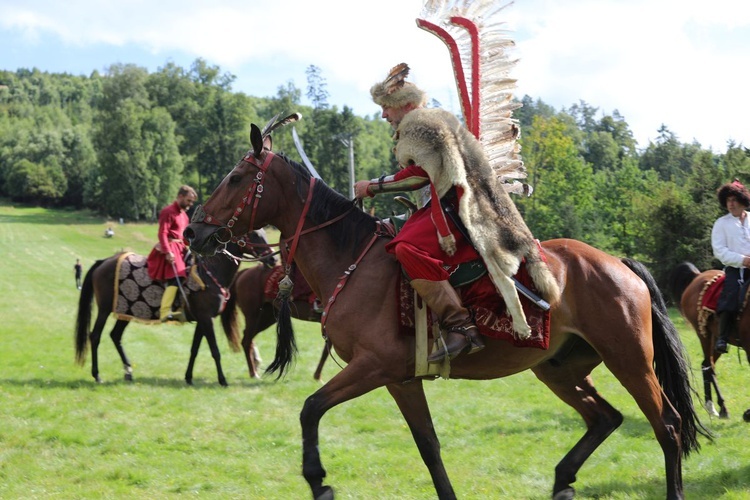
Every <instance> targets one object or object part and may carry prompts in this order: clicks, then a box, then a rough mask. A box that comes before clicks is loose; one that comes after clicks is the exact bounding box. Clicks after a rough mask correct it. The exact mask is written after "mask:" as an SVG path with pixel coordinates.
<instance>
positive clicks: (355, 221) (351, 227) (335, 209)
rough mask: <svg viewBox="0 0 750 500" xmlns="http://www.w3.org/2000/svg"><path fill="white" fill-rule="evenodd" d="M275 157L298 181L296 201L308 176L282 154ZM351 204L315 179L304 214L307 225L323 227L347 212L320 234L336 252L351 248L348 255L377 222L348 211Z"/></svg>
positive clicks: (298, 164) (298, 165)
mask: <svg viewBox="0 0 750 500" xmlns="http://www.w3.org/2000/svg"><path fill="white" fill-rule="evenodd" d="M277 156H279V157H281V159H283V160H284V161H285V162H287V163H288V164H289V165H290V166H291V167H292V171H293V172H294V174H295V175H296V176H297V178H298V179H299V180H300V181H302V182H298V183H297V194H298V195H299V196H300V198H304V197H305V196H307V189H308V187H309V185H310V178H311V176H310V172H309V171H308V170H307V168H306V167H305V166H304V165H302V164H300V163H298V162H296V161H294V160H292V159H290V158H289V157H288V156H286V155H285V154H283V153H280V154H278V155H277ZM353 203H354V202H353V201H352V200H349V199H347V198H346V197H344V196H342V195H341V194H340V193H338V192H336V191H335V190H334V189H332V188H330V187H329V186H328V185H327V184H326V183H325V182H324V181H323V180H322V179H318V180H317V182H316V184H315V192H314V196H313V198H312V200H311V202H310V208H309V211H308V213H307V218H308V219H309V220H310V222H312V223H313V224H323V223H325V222H327V221H329V220H331V219H334V218H336V217H338V216H339V215H341V214H343V213H345V212H347V211H348V212H349V213H348V215H347V216H346V217H344V218H343V219H342V220H340V221H338V222H337V223H335V224H331V225H330V226H326V227H325V228H323V230H324V231H326V233H327V234H328V235H329V236H330V237H331V239H332V240H333V242H334V244H335V245H336V248H337V249H338V250H346V249H347V248H351V250H352V255H354V254H355V253H356V251H357V249H359V248H360V246H361V244H362V242H363V241H365V240H366V239H367V238H370V237H371V236H372V235H373V233H374V232H375V230H376V223H377V220H378V219H376V218H375V217H373V216H371V215H370V214H368V213H366V212H363V211H362V210H358V209H354V210H351V208H352V204H353Z"/></svg>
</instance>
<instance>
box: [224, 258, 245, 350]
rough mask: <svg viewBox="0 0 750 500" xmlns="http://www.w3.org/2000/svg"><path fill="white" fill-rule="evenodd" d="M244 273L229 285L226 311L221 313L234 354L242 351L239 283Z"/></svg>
mask: <svg viewBox="0 0 750 500" xmlns="http://www.w3.org/2000/svg"><path fill="white" fill-rule="evenodd" d="M243 272H244V271H241V272H240V273H239V274H237V276H235V278H234V280H232V284H231V285H229V298H228V299H227V302H226V303H225V304H224V310H223V311H221V326H222V327H223V328H224V334H225V335H226V336H227V340H228V341H229V346H230V347H231V348H232V351H234V352H238V351H240V350H241V347H240V331H239V328H238V327H237V281H238V280H239V278H240V276H242V273H243Z"/></svg>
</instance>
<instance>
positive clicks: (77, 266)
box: [73, 259, 83, 290]
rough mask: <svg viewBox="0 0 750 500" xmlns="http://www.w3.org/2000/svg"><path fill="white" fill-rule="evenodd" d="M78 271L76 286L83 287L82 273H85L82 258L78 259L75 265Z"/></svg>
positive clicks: (74, 267)
mask: <svg viewBox="0 0 750 500" xmlns="http://www.w3.org/2000/svg"><path fill="white" fill-rule="evenodd" d="M73 269H75V272H76V288H78V289H79V290H80V289H81V274H82V273H83V267H82V266H81V259H76V265H75V266H73Z"/></svg>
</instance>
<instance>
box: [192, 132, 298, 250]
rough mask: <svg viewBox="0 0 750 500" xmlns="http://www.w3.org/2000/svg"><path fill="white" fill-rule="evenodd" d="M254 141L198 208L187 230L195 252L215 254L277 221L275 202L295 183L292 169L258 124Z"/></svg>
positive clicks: (254, 133) (253, 136)
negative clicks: (275, 151) (232, 242)
mask: <svg viewBox="0 0 750 500" xmlns="http://www.w3.org/2000/svg"><path fill="white" fill-rule="evenodd" d="M250 142H251V145H252V149H251V150H250V151H248V152H247V154H245V156H244V157H243V158H242V159H241V160H240V161H239V162H238V163H237V164H236V165H235V166H234V168H233V169H232V171H231V172H229V174H227V176H226V177H224V179H223V180H222V181H221V183H220V184H219V185H218V187H217V188H216V189H215V190H214V192H213V193H212V194H211V196H210V197H209V198H208V200H207V201H206V203H205V204H204V205H202V206H198V207H197V208H196V210H195V213H194V214H193V218H192V220H191V222H190V224H189V225H188V227H187V229H186V230H185V233H184V235H185V238H186V239H187V240H188V241H189V242H190V248H191V250H192V251H193V252H196V253H199V254H203V255H211V254H213V253H215V252H216V251H217V250H219V249H220V248H223V247H224V246H225V245H226V244H227V243H229V242H230V241H233V240H236V239H237V238H241V237H242V236H243V235H246V234H248V233H251V232H252V231H253V230H256V229H260V228H262V227H264V226H266V225H268V224H269V223H273V221H274V220H276V216H277V215H278V213H279V207H278V203H276V202H275V201H276V200H278V199H279V197H283V196H284V193H285V192H286V191H287V190H288V189H289V186H290V185H291V186H293V185H295V180H294V178H293V176H291V175H290V174H291V172H290V169H288V168H284V166H285V164H286V162H285V161H284V160H283V158H281V157H279V156H277V155H275V154H274V153H273V152H272V151H271V149H270V147H271V138H270V136H265V137H264V135H263V133H262V132H261V130H260V129H259V128H258V126H257V125H255V124H253V125H252V126H251V128H250ZM275 164H280V165H278V166H276V167H274V165H275ZM277 227H278V226H277Z"/></svg>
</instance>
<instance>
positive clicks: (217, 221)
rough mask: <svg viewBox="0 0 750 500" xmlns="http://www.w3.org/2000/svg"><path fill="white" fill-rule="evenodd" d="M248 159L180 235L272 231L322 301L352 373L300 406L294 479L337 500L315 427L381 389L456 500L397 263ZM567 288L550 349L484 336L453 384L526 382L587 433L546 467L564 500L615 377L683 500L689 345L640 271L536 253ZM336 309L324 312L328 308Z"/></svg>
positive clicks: (335, 202)
mask: <svg viewBox="0 0 750 500" xmlns="http://www.w3.org/2000/svg"><path fill="white" fill-rule="evenodd" d="M251 142H252V145H253V149H252V150H251V151H250V152H248V154H247V155H246V156H245V157H244V158H242V160H241V161H239V162H238V163H237V165H236V166H235V167H234V169H233V170H232V171H231V172H230V173H229V174H228V175H227V176H226V177H225V178H224V180H223V181H222V182H221V183H220V184H219V186H218V187H217V188H216V190H215V191H214V193H213V194H212V195H211V197H210V199H209V200H208V202H207V203H206V205H205V206H204V207H199V208H198V209H197V210H196V214H195V215H194V216H193V222H192V223H191V224H190V225H189V226H188V228H187V230H186V231H185V235H186V237H187V238H188V240H190V241H191V248H192V249H193V250H194V251H196V252H200V253H204V254H212V253H213V252H214V251H215V249H216V248H217V247H219V246H220V241H221V240H224V239H225V238H227V237H229V236H231V234H232V233H233V231H237V232H242V231H243V230H249V229H250V228H251V227H253V228H257V227H263V226H265V225H266V224H273V225H274V226H275V227H277V228H278V229H279V230H280V232H281V238H282V241H285V242H287V245H288V247H289V248H290V256H289V259H290V260H294V262H296V263H297V265H299V268H300V269H301V271H302V273H303V274H304V276H305V278H307V281H308V282H309V283H310V285H311V286H312V288H313V291H314V292H315V293H316V295H317V296H318V297H329V299H328V300H329V306H328V307H329V309H328V311H327V314H326V316H325V318H326V321H325V325H324V332H325V334H326V335H327V337H328V339H329V340H330V341H331V342H332V344H333V347H334V349H335V350H336V353H337V354H338V355H339V356H340V357H341V358H342V359H343V360H344V361H346V362H347V365H346V366H345V367H344V368H343V369H342V370H341V371H340V372H339V373H337V374H336V375H335V376H334V377H333V378H332V379H331V380H330V381H328V382H327V383H326V384H325V385H324V386H323V387H321V388H320V389H319V390H317V391H316V392H315V393H314V394H312V395H311V396H310V397H308V398H307V400H306V401H305V404H304V407H303V408H302V411H301V415H300V422H301V426H302V442H303V452H302V453H303V456H302V461H303V464H302V472H303V475H304V477H305V479H306V481H307V482H308V484H309V486H310V488H311V490H312V495H313V497H314V498H316V499H327V498H333V489H332V488H331V487H330V486H328V485H324V484H323V481H324V478H325V476H326V471H325V469H324V468H323V464H322V462H321V459H320V451H319V443H318V428H319V424H320V420H321V418H322V417H323V415H324V414H325V413H326V412H327V411H328V410H330V409H331V408H333V407H335V406H336V405H338V404H340V403H343V402H345V401H348V400H350V399H353V398H357V397H359V396H362V395H363V394H365V393H368V392H369V391H372V390H373V389H376V388H379V387H383V386H385V387H386V388H387V389H388V391H389V393H390V394H391V396H392V397H393V398H394V400H395V401H396V403H397V405H398V407H399V409H400V410H401V413H402V414H403V416H404V418H405V419H406V422H407V424H408V426H409V428H410V430H411V432H412V435H413V437H414V440H415V442H416V445H417V447H418V448H419V452H420V454H421V456H422V459H423V461H424V463H425V465H426V466H427V468H428V470H429V473H430V475H431V477H432V481H433V484H434V487H435V489H436V491H437V494H438V497H439V498H441V499H450V498H456V495H455V493H454V490H453V487H452V485H451V482H450V480H449V478H448V474H447V472H446V470H445V467H444V465H443V461H442V458H441V456H440V444H439V442H438V438H437V435H436V433H435V429H434V427H433V424H432V419H431V416H430V410H429V408H428V404H427V400H426V397H425V393H424V388H423V385H422V383H423V382H422V380H421V379H420V378H415V376H414V367H415V342H414V338H413V337H410V336H408V335H403V334H401V333H400V331H399V330H400V328H399V325H400V319H399V315H398V313H397V297H396V290H397V283H398V280H399V279H400V275H401V273H400V269H399V265H398V263H397V262H396V261H395V260H394V259H393V258H392V256H391V255H390V254H388V253H387V252H386V251H385V249H384V246H385V244H386V241H387V240H388V237H387V236H386V235H385V233H384V232H383V231H381V230H380V229H379V228H380V224H379V221H378V220H377V219H375V218H374V217H372V216H370V215H368V214H366V213H364V212H361V211H359V210H352V202H351V201H350V200H347V199H345V198H344V197H343V196H341V195H340V194H338V193H336V192H335V191H333V190H332V189H330V188H328V187H327V186H326V185H325V184H324V183H323V182H321V181H319V180H317V179H312V178H311V176H310V174H309V173H308V172H307V170H305V169H304V167H302V166H301V165H299V164H297V163H296V162H293V161H291V160H289V159H287V158H285V157H284V156H280V155H275V154H273V153H272V152H270V151H264V150H263V144H262V142H263V137H262V134H261V132H260V130H259V129H258V127H256V126H252V129H251ZM542 246H543V248H544V252H545V254H546V256H547V260H548V262H549V266H550V268H551V270H552V272H553V274H554V276H555V277H556V279H557V280H558V282H559V284H560V288H561V289H562V299H561V302H560V303H559V304H558V305H556V306H555V307H554V308H553V310H552V311H551V335H550V342H549V344H550V345H549V349H547V350H542V349H533V348H516V347H514V346H513V345H511V343H508V342H505V341H502V340H495V339H491V338H486V339H485V342H486V347H485V348H484V349H483V350H482V351H480V352H478V353H476V354H473V355H471V356H461V357H459V358H457V359H455V360H453V361H452V362H451V366H450V376H451V377H452V378H457V379H474V380H488V379H494V378H498V377H506V376H508V375H513V374H515V373H519V372H521V371H524V370H529V369H530V370H532V371H533V372H534V374H535V375H536V376H537V377H538V378H539V379H540V380H541V381H542V382H544V383H545V384H546V385H547V386H548V387H549V388H550V389H551V390H552V391H553V392H554V393H555V394H556V395H557V396H558V397H559V398H560V399H562V400H563V401H564V402H565V403H567V404H568V405H570V406H571V407H572V408H573V409H575V410H576V411H577V412H578V413H580V415H581V417H582V418H583V421H584V423H585V425H586V428H587V430H586V433H585V434H584V435H583V437H581V439H580V440H579V441H578V442H577V443H576V444H575V446H574V447H573V448H572V449H571V451H570V452H569V453H568V454H567V455H566V456H565V457H564V458H563V459H562V460H561V462H560V463H559V464H558V465H557V467H556V468H555V479H554V485H553V487H552V494H553V496H554V497H555V498H572V497H573V496H574V489H573V486H572V483H573V482H575V479H576V473H577V471H578V470H579V469H580V467H581V466H582V465H583V463H584V462H585V460H586V459H587V458H588V457H589V456H590V455H591V454H592V453H593V452H594V451H595V450H596V449H597V447H598V446H599V445H600V444H601V443H602V442H603V441H604V440H605V439H606V438H607V436H609V435H610V434H611V433H612V432H613V431H614V430H615V429H616V428H617V427H618V426H619V425H620V424H621V423H622V420H623V416H622V414H621V413H620V412H619V411H617V410H616V409H615V408H614V407H612V406H611V405H610V404H609V403H608V402H607V401H605V400H604V399H603V398H602V397H601V396H600V395H599V393H598V392H597V391H596V389H595V388H594V384H593V381H592V377H591V371H592V370H593V369H594V368H595V367H596V366H598V365H599V364H600V363H602V362H603V363H604V364H605V365H606V366H607V368H608V369H609V370H610V371H611V372H612V373H613V374H614V375H615V376H616V377H617V379H618V380H619V381H620V382H621V384H622V385H623V386H624V387H625V388H626V389H627V391H628V392H629V393H630V394H631V396H632V397H633V399H634V400H635V401H636V402H637V404H638V406H639V408H640V409H641V411H642V412H643V414H644V415H645V416H646V418H647V419H648V421H649V423H650V424H651V426H652V428H653V431H654V434H655V435H656V439H657V441H658V443H659V445H660V446H661V448H662V452H663V454H664V462H665V468H666V490H667V497H668V498H683V484H682V458H683V457H684V456H687V455H688V454H689V453H690V452H691V451H693V450H697V449H698V448H699V444H698V440H697V434H698V433H699V432H701V433H706V431H705V430H704V429H703V427H702V426H701V424H700V422H699V421H698V417H697V415H696V412H695V409H694V407H693V403H692V399H691V396H692V392H693V391H692V389H691V388H690V385H689V382H688V381H689V377H688V371H689V366H688V364H687V360H686V357H685V355H684V347H683V345H682V343H681V341H680V338H679V335H678V333H677V331H676V329H675V327H674V325H673V324H672V323H671V321H670V320H669V317H668V316H667V311H666V305H665V304H664V300H663V298H662V296H661V294H660V292H659V291H658V288H657V287H656V283H655V281H654V279H653V277H652V276H651V275H650V273H648V271H647V270H646V269H645V267H644V266H642V265H641V264H638V263H637V262H634V261H632V260H629V259H618V258H616V257H613V256H611V255H608V254H606V253H604V252H601V251H599V250H597V249H595V248H592V247H590V246H588V245H586V244H584V243H581V242H578V241H574V240H568V239H558V240H552V241H546V242H544V243H543V244H542ZM331 301H332V302H331ZM283 323H284V321H281V320H280V321H279V326H281V328H279V329H278V342H279V344H278V345H277V351H276V358H275V359H274V362H273V363H272V364H271V365H270V366H269V368H268V369H267V372H271V373H273V372H276V373H277V374H278V376H279V377H281V376H282V375H283V373H284V370H285V369H286V368H287V367H288V366H289V363H290V362H291V361H292V359H293V354H294V351H295V345H294V336H293V333H292V332H290V331H288V329H285V328H283Z"/></svg>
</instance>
